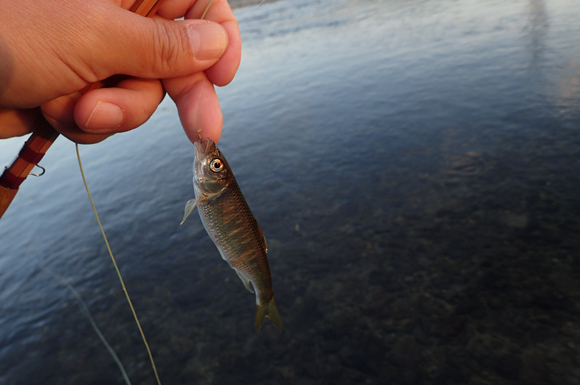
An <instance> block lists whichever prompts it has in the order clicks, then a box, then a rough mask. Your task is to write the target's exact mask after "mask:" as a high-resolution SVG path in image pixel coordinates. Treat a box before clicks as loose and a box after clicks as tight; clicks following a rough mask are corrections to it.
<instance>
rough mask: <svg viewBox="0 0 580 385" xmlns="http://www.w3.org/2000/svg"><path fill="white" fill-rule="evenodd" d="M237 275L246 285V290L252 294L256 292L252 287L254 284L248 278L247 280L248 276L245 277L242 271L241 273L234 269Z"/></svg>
mask: <svg viewBox="0 0 580 385" xmlns="http://www.w3.org/2000/svg"><path fill="white" fill-rule="evenodd" d="M234 270H235V272H236V274H237V275H238V277H240V279H241V280H242V283H243V284H244V286H245V287H246V289H248V291H249V292H250V293H253V292H254V287H253V286H252V282H250V280H249V279H248V278H246V276H245V275H244V273H242V272H241V271H239V270H238V269H234Z"/></svg>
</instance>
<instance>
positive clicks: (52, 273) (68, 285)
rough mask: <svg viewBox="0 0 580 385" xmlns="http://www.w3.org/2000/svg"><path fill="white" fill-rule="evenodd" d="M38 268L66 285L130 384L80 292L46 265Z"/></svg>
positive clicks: (120, 363)
mask: <svg viewBox="0 0 580 385" xmlns="http://www.w3.org/2000/svg"><path fill="white" fill-rule="evenodd" d="M40 268H41V269H42V270H43V271H44V272H45V273H47V274H50V275H52V276H53V277H54V278H55V279H56V280H57V281H59V282H60V283H61V284H62V285H64V286H66V287H68V289H69V290H70V291H71V292H72V293H73V295H74V296H75V298H76V299H77V301H78V303H79V305H80V306H81V310H82V311H83V314H84V315H85V317H86V318H87V319H88V320H89V322H90V323H91V326H92V327H93V329H94V330H95V333H97V336H99V339H100V340H101V342H102V343H103V345H105V348H107V350H108V351H109V353H110V354H111V356H112V357H113V359H114V360H115V362H116V363H117V366H118V367H119V370H121V374H122V375H123V379H124V380H125V383H126V384H127V385H132V384H131V380H129V376H128V375H127V372H126V371H125V367H124V366H123V363H122V362H121V360H120V359H119V357H118V356H117V354H116V353H115V350H114V349H113V348H112V347H111V345H109V342H108V341H107V339H106V338H105V336H104V335H103V333H102V332H101V329H99V327H98V326H97V323H96V322H95V319H94V318H93V316H92V314H91V312H90V311H89V308H88V306H87V304H86V303H85V301H84V300H83V297H81V295H80V293H79V292H78V291H76V289H75V288H74V287H73V286H72V285H71V284H70V283H68V282H67V281H66V280H65V279H64V278H63V277H61V276H60V275H58V274H56V273H55V272H53V271H52V270H50V269H48V268H47V267H44V266H41V267H40Z"/></svg>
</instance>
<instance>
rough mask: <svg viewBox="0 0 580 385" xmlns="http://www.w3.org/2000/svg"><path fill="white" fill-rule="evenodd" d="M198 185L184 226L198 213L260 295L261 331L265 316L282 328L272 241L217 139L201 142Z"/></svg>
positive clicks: (226, 255)
mask: <svg viewBox="0 0 580 385" xmlns="http://www.w3.org/2000/svg"><path fill="white" fill-rule="evenodd" d="M193 186H194V191H195V198H194V199H191V200H190V201H189V202H187V204H186V206H185V213H184V217H183V221H182V222H181V223H183V222H184V221H185V220H186V219H187V217H188V216H189V215H190V214H191V212H192V211H193V210H194V208H195V207H197V208H198V212H199V216H200V218H201V221H202V223H203V226H204V227H205V229H206V231H207V233H208V235H209V236H210V238H211V239H212V241H213V242H214V244H215V245H216V247H217V248H218V250H219V252H220V254H221V256H222V258H223V259H224V260H226V261H227V262H228V264H229V265H230V267H231V268H232V269H234V270H235V271H236V273H237V274H238V276H239V277H240V279H241V280H242V282H243V283H244V286H245V287H246V288H247V289H248V290H249V291H251V292H254V293H255V295H256V329H257V330H260V327H261V325H262V322H263V321H264V318H265V317H268V318H270V320H271V321H272V323H273V324H274V325H275V326H276V327H278V328H279V329H282V321H281V319H280V314H279V313H278V309H277V307H276V303H275V301H274V293H273V290H272V278H271V275H270V267H269V264H268V258H267V255H266V253H267V251H268V247H267V244H266V239H265V238H264V235H263V232H262V230H261V229H260V226H259V225H258V222H257V221H256V219H255V217H254V215H253V214H252V211H251V210H250V207H249V206H248V204H247V202H246V200H245V199H244V196H243V194H242V191H241V190H240V187H239V186H238V183H237V181H236V178H235V177H234V175H233V173H232V171H231V169H230V167H229V165H228V163H227V161H226V159H225V157H224V156H223V154H222V153H221V151H220V150H219V149H218V148H217V146H216V145H215V143H214V142H213V141H211V139H208V138H203V139H201V140H200V141H198V142H196V143H195V160H194V178H193Z"/></svg>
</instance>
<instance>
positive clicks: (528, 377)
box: [0, 0, 580, 385]
mask: <svg viewBox="0 0 580 385" xmlns="http://www.w3.org/2000/svg"><path fill="white" fill-rule="evenodd" d="M237 15H238V16H239V17H240V25H241V29H242V36H243V42H244V51H243V60H242V65H241V67H240V71H239V74H238V76H237V77H236V79H235V80H234V82H233V83H232V84H231V85H229V86H228V87H225V88H223V89H220V90H219V94H220V98H221V102H222V107H223V110H224V118H225V123H224V124H225V125H224V133H223V136H222V140H221V141H220V148H221V149H222V150H223V152H224V153H225V154H226V156H227V158H228V161H229V163H230V165H231V166H232V168H233V169H234V172H235V174H236V177H237V179H238V182H239V183H240V185H241V187H242V190H243V191H244V194H245V196H246V198H247V200H248V203H249V204H250V206H251V207H252V210H253V212H254V214H255V215H256V217H257V219H258V221H259V222H260V224H261V227H262V228H263V230H264V232H265V235H266V237H267V239H268V244H269V248H270V252H269V260H270V266H271V270H272V276H273V283H274V291H275V294H276V302H277V304H278V307H279V310H280V313H281V315H282V318H283V322H284V330H283V332H282V333H279V332H278V331H277V330H276V329H275V328H274V327H273V326H272V325H271V324H270V323H269V322H266V323H265V324H264V327H263V328H262V330H261V331H260V333H256V332H255V331H254V329H253V323H254V298H253V295H251V294H250V293H248V292H247V291H246V290H245V289H244V288H243V286H242V285H241V283H240V282H239V280H238V278H237V277H236V275H235V274H234V272H233V271H231V269H230V268H229V267H228V266H227V264H226V263H225V262H223V261H222V260H221V258H220V257H219V254H218V252H217V250H216V249H215V247H214V246H213V244H212V243H211V241H210V240H209V238H208V237H207V235H206V234H205V231H204V230H203V227H202V225H201V223H200V222H199V220H198V219H197V218H195V217H192V218H193V219H190V220H189V221H188V222H187V223H186V224H185V225H184V226H181V227H180V226H178V224H179V222H180V220H181V216H182V213H183V206H184V204H185V202H186V201H187V200H188V199H190V198H191V197H192V196H193V191H192V186H191V162H192V157H193V148H192V145H191V144H190V143H189V142H188V141H187V139H186V137H185V135H184V134H183V132H182V130H181V128H180V125H179V121H178V118H177V113H176V110H175V108H174V106H173V104H172V103H171V101H170V100H165V101H164V102H163V103H162V104H161V106H160V107H159V110H158V111H157V112H156V113H155V115H154V116H153V117H152V118H151V120H150V121H149V122H148V123H146V124H145V125H144V126H143V127H142V128H140V129H138V130H136V131H134V132H131V133H127V134H123V135H117V136H115V137H113V138H110V139H108V140H106V141H105V142H103V143H101V144H98V145H94V146H82V147H81V154H82V157H83V163H84V166H85V172H86V174H87V178H88V181H89V185H90V187H91V190H92V193H93V196H94V199H95V202H96V205H97V208H98V209H99V213H100V215H101V220H102V222H103V224H104V227H105V230H106V232H107V234H108V236H109V240H110V243H111V246H112V248H113V251H114V252H115V254H116V257H117V260H118V263H119V265H120V268H121V271H122V273H123V275H124V278H125V280H126V284H127V287H128V290H129V292H130V294H131V295H132V299H133V303H134V304H135V307H136V311H137V313H138V315H139V316H140V319H141V322H142V325H143V328H144V331H145V333H146V335H147V336H148V339H149V342H150V345H151V349H152V351H153V354H154V356H155V359H156V363H157V367H158V369H159V373H160V377H161V380H162V382H163V383H165V384H182V383H184V384H185V383H188V384H253V385H255V384H307V385H308V384H532V385H533V384H558V385H561V384H578V383H579V382H580V369H579V368H580V353H579V352H580V256H579V255H580V237H579V236H578V234H580V194H578V191H580V139H579V138H580V135H579V134H580V129H579V127H580V3H578V2H577V1H575V0H515V1H510V2H506V1H499V0H471V1H468V0H465V1H451V0H435V1H421V0H405V1H403V0H384V1H379V0H364V1H356V2H354V1H345V0H334V1H331V0H326V1H322V0H320V1H312V0H308V1H306V0H293V1H278V2H266V3H264V4H263V5H262V6H260V7H259V8H257V9H253V10H250V8H242V9H239V10H238V11H237ZM22 141H23V140H22V139H14V140H9V141H2V142H0V164H8V163H9V162H10V160H11V159H12V157H13V156H14V155H15V154H16V153H17V151H18V149H19V147H20V146H21V143H22ZM42 165H43V166H44V167H46V168H47V173H46V174H45V175H44V176H42V177H40V178H32V177H31V178H29V179H28V180H27V181H26V182H25V183H24V184H23V186H22V187H21V191H20V192H19V194H18V196H17V198H16V200H15V201H14V203H13V205H12V206H11V207H10V209H9V211H8V212H7V213H6V215H5V216H4V217H3V218H2V220H1V221H0V384H27V385H28V384H59V385H61V384H123V383H124V382H123V379H122V377H121V373H120V372H119V369H118V368H117V366H116V365H115V363H114V361H113V359H112V358H111V357H110V355H109V353H108V352H107V351H106V349H105V348H104V346H103V345H102V344H101V342H100V341H99V339H98V337H97V335H96V334H95V333H94V331H93V330H92V328H91V326H90V323H89V321H88V320H87V319H86V318H85V317H84V315H83V313H82V311H81V309H80V307H79V305H78V303H77V302H76V299H75V297H74V296H73V294H72V293H71V292H70V291H69V289H68V288H67V287H66V286H65V285H63V284H62V282H59V280H57V279H55V278H54V277H53V276H52V275H51V274H49V273H47V272H46V270H49V271H51V272H54V273H55V274H58V275H59V276H61V277H63V279H64V280H66V282H69V283H70V284H72V285H73V286H74V287H75V288H76V290H78V291H79V293H80V294H81V295H82V296H83V298H84V300H85V301H86V302H87V305H88V307H89V309H90V310H91V313H92V314H93V316H94V318H95V320H96V322H97V324H98V325H99V327H100V328H101V330H102V331H103V333H104V335H105V336H106V337H107V339H108V340H109V342H110V344H111V345H112V346H113V348H114V349H115V351H116V352H117V354H118V355H119V357H120V359H121V361H122V362H123V364H124V365H125V367H126V368H127V371H128V373H129V377H130V378H131V380H132V382H133V383H134V384H146V385H148V384H154V383H155V380H154V377H153V373H152V370H151V368H150V365H149V362H148V358H147V355H146V350H145V348H144V347H143V344H142V342H141V341H140V337H139V334H138V330H137V328H136V326H135V325H134V322H133V319H132V315H131V312H130V310H129V308H128V306H127V304H126V302H125V299H124V296H123V292H122V289H121V287H120V284H119V283H118V281H117V278H116V276H115V273H114V270H113V267H112V264H111V261H110V259H109V257H108V255H107V252H106V247H105V245H104V243H103V241H102V239H101V237H100V233H99V229H98V227H97V224H96V221H95V219H94V217H93V214H92V211H91V208H90V205H89V202H88V198H87V196H86V193H85V192H84V187H83V185H82V181H81V177H80V174H79V171H78V165H77V163H76V158H75V152H74V146H73V145H72V144H71V143H70V142H68V141H67V140H66V139H63V138H60V139H59V140H58V141H57V142H56V143H55V144H54V146H53V147H52V148H51V149H50V151H49V152H48V154H47V155H46V157H45V158H44V159H43V161H42Z"/></svg>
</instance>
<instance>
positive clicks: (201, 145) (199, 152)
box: [193, 138, 232, 196]
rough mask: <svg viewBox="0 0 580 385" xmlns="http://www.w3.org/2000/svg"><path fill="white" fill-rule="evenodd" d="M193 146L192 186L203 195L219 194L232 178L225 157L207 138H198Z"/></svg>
mask: <svg viewBox="0 0 580 385" xmlns="http://www.w3.org/2000/svg"><path fill="white" fill-rule="evenodd" d="M194 147H195V159H194V161H193V186H194V187H195V189H196V191H199V192H200V193H201V194H203V195H208V196H213V195H218V194H220V193H221V192H222V191H223V190H224V189H225V188H226V187H227V186H228V184H229V182H230V180H231V178H232V172H231V170H230V166H229V165H228V162H227V161H226V158H225V157H224V156H223V154H222V153H221V151H220V150H219V148H217V146H216V144H215V143H214V142H213V140H211V139H209V138H202V139H201V140H198V141H197V142H195V143H194Z"/></svg>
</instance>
